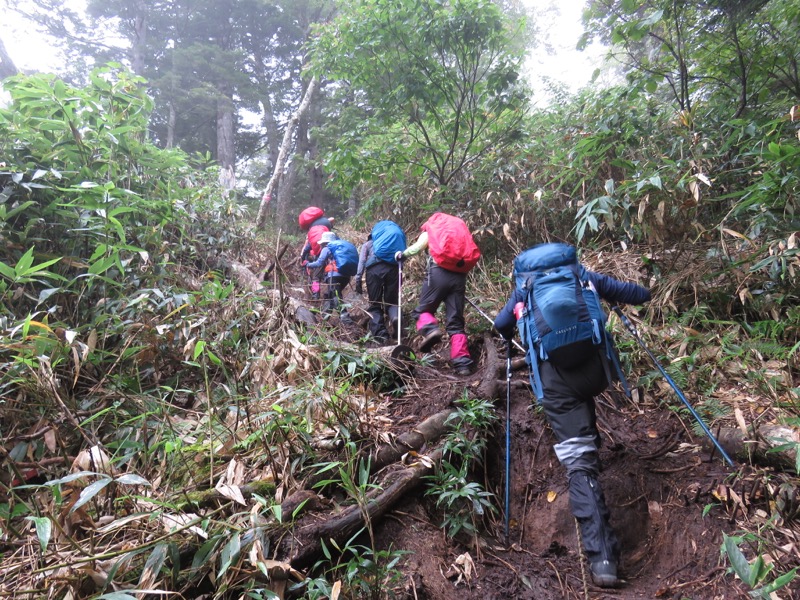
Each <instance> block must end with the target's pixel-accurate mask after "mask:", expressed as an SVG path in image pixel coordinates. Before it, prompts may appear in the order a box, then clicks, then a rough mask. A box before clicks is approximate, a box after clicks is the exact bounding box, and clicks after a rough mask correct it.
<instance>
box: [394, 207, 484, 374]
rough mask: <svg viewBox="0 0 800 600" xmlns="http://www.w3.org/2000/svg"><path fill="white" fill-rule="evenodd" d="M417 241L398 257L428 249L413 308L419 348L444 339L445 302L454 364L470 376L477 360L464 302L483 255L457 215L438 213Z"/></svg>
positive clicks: (427, 346) (424, 228)
mask: <svg viewBox="0 0 800 600" xmlns="http://www.w3.org/2000/svg"><path fill="white" fill-rule="evenodd" d="M420 229H422V233H421V234H420V236H419V238H417V241H416V242H414V243H413V244H412V245H411V246H409V247H408V248H406V249H405V250H404V251H402V252H401V251H398V252H397V253H396V254H395V259H396V260H397V261H398V262H400V261H403V260H405V259H406V258H408V257H409V256H414V255H416V254H419V253H420V252H422V251H423V250H425V249H427V250H428V268H427V275H426V277H425V281H424V282H423V284H422V291H421V292H420V297H419V304H418V305H417V307H416V308H415V309H414V311H413V313H412V314H413V315H414V317H415V318H416V320H417V323H416V328H417V333H418V334H420V336H421V338H422V339H421V341H420V344H419V349H420V351H421V352H427V351H429V350H430V349H431V348H433V347H434V346H435V345H436V344H438V343H439V342H440V341H441V340H442V332H441V330H440V329H439V325H438V322H437V321H436V316H435V315H436V310H437V309H438V308H439V305H441V304H442V303H443V302H444V306H445V321H446V322H445V327H446V329H447V333H448V335H449V336H450V364H451V365H452V367H453V370H454V371H455V373H456V375H470V374H471V373H472V366H473V361H472V357H471V356H470V354H469V346H468V340H467V334H466V333H465V331H464V301H465V297H466V287H467V273H468V272H469V270H470V269H471V268H472V267H474V266H475V264H476V263H477V262H478V259H479V258H480V256H481V253H480V250H478V247H477V246H476V245H475V242H474V241H473V239H472V234H471V233H470V232H469V228H468V227H467V225H466V223H464V221H462V220H461V219H459V218H458V217H455V216H453V215H448V214H446V213H442V212H438V213H434V214H433V215H431V217H430V218H429V219H428V220H427V221H425V223H423V224H422V226H421V227H420Z"/></svg>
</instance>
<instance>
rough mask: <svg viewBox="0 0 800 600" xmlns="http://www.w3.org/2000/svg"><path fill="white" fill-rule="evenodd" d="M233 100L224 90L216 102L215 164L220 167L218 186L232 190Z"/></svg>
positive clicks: (233, 177) (233, 153)
mask: <svg viewBox="0 0 800 600" xmlns="http://www.w3.org/2000/svg"><path fill="white" fill-rule="evenodd" d="M233 110H234V108H233V99H232V98H231V97H230V93H229V92H228V91H227V90H226V91H225V94H224V96H220V99H219V100H218V101H217V162H218V163H219V166H220V184H221V185H222V186H223V187H224V188H225V189H226V190H232V189H233V187H234V184H235V181H236V180H235V175H234V164H235V162H236V151H235V149H234V139H233Z"/></svg>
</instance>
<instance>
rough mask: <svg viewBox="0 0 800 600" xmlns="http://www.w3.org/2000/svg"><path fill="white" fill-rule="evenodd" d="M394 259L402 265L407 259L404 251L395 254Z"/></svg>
mask: <svg viewBox="0 0 800 600" xmlns="http://www.w3.org/2000/svg"><path fill="white" fill-rule="evenodd" d="M394 259H395V260H396V261H397V262H399V263H401V262H403V261H404V260H405V259H406V257H405V256H403V251H402V250H398V251H397V252H395V253H394Z"/></svg>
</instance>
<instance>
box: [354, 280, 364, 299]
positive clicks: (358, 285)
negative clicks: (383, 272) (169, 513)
mask: <svg viewBox="0 0 800 600" xmlns="http://www.w3.org/2000/svg"><path fill="white" fill-rule="evenodd" d="M355 289H356V294H358V295H359V296H360V295H361V294H363V293H364V288H362V287H361V278H360V277H359V278H358V279H356V285H355Z"/></svg>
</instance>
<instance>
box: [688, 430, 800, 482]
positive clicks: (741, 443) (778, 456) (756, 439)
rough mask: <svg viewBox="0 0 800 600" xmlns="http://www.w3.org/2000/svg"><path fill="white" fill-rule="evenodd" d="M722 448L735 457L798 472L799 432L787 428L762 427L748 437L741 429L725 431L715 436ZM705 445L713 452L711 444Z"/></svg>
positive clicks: (706, 441) (750, 431) (707, 440)
mask: <svg viewBox="0 0 800 600" xmlns="http://www.w3.org/2000/svg"><path fill="white" fill-rule="evenodd" d="M716 438H717V441H719V443H720V446H722V447H723V448H724V449H725V452H727V453H728V454H729V455H731V456H732V457H735V458H738V459H740V460H743V461H748V462H750V461H752V462H755V463H758V464H762V465H768V466H772V467H776V468H778V469H780V470H782V471H791V472H793V473H794V472H795V470H796V464H797V462H796V461H797V452H798V448H800V430H798V429H797V428H795V427H789V426H787V425H777V424H770V425H762V426H761V427H759V428H758V429H757V430H755V431H753V430H752V428H748V432H747V435H745V434H744V433H743V432H742V429H741V428H733V427H726V428H723V429H721V430H720V431H719V433H718V434H717V435H716ZM703 444H704V445H705V446H706V447H707V448H708V449H711V448H712V445H711V441H710V440H709V439H708V438H707V437H705V436H704V437H703Z"/></svg>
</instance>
